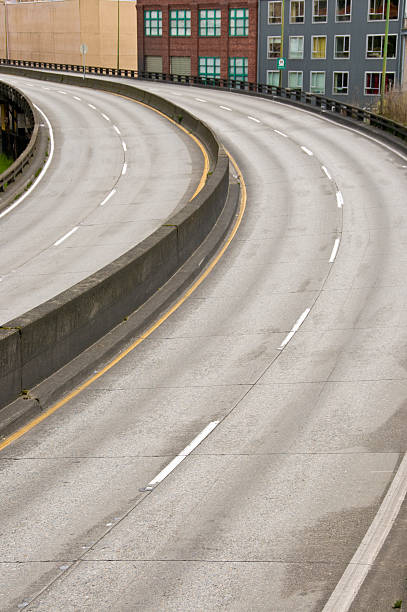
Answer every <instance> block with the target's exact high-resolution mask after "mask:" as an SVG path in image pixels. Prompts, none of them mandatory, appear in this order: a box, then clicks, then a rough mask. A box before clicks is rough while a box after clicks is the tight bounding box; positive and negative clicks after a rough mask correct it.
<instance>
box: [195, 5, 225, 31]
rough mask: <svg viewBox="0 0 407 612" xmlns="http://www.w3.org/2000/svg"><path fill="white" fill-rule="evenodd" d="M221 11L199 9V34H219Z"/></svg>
mask: <svg viewBox="0 0 407 612" xmlns="http://www.w3.org/2000/svg"><path fill="white" fill-rule="evenodd" d="M220 27H221V11H220V10H215V9H211V10H202V11H199V36H220Z"/></svg>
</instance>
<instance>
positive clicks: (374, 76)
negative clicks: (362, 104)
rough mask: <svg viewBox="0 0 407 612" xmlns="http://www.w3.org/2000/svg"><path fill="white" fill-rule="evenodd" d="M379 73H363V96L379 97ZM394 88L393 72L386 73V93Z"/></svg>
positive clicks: (380, 78) (380, 77)
mask: <svg viewBox="0 0 407 612" xmlns="http://www.w3.org/2000/svg"><path fill="white" fill-rule="evenodd" d="M381 83H382V73H381V72H365V96H378V95H380V89H381ZM393 87H394V72H386V91H389V90H390V89H392V88H393Z"/></svg>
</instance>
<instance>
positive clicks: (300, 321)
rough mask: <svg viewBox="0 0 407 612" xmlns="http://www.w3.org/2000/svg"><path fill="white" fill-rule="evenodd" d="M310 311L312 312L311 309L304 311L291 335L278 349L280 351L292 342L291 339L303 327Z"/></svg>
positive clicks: (288, 335)
mask: <svg viewBox="0 0 407 612" xmlns="http://www.w3.org/2000/svg"><path fill="white" fill-rule="evenodd" d="M310 311H311V308H307V309H306V310H304V312H303V313H302V315H301V316H300V318H299V319H298V320H297V321H296V322H295V325H294V326H293V328H292V330H291V331H290V333H289V334H287V336H286V337H285V338H284V340H283V341H282V343H281V344H280V346H279V347H278V350H281V349H283V348H284V347H285V346H286V344H288V343H289V342H290V340H291V338H292V337H293V336H294V334H295V333H296V332H297V331H298V330H299V329H300V327H301V325H302V324H303V323H304V321H305V319H306V318H307V317H308V315H309V313H310Z"/></svg>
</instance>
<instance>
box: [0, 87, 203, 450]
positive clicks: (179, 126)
mask: <svg viewBox="0 0 407 612" xmlns="http://www.w3.org/2000/svg"><path fill="white" fill-rule="evenodd" d="M101 91H103V90H101ZM108 93H113V95H114V96H118V97H119V98H124V99H125V100H131V102H136V104H140V105H141V106H144V107H145V108H148V109H149V110H152V111H154V112H155V113H157V114H158V115H161V117H164V119H167V120H168V121H171V123H173V124H174V125H176V126H177V127H178V128H179V129H180V130H182V131H183V132H185V134H188V136H189V137H190V138H192V140H193V141H194V142H195V143H196V144H197V145H198V147H199V148H200V149H201V151H202V155H203V158H204V169H203V172H202V176H201V180H200V181H199V184H198V187H197V188H196V190H195V193H194V195H193V196H192V198H191V199H190V200H189V201H190V202H192V200H193V199H194V198H196V196H197V195H198V193H199V192H200V191H201V189H202V188H203V186H204V185H205V183H206V179H207V176H208V172H209V157H208V153H207V151H206V149H205V147H204V146H203V144H202V142H201V141H200V140H199V139H198V138H197V137H196V136H194V134H193V133H192V132H190V131H189V130H187V129H186V128H184V126H182V125H180V124H179V123H177V122H176V121H174V119H171V117H168V115H165V114H164V113H162V112H161V111H159V110H157V109H156V108H153V107H152V106H149V105H148V104H145V102H140V101H139V100H135V99H134V98H129V97H128V96H124V95H123V94H118V93H114V92H108ZM0 450H1V449H0Z"/></svg>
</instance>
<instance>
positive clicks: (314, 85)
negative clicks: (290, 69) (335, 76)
mask: <svg viewBox="0 0 407 612" xmlns="http://www.w3.org/2000/svg"><path fill="white" fill-rule="evenodd" d="M311 93H314V94H324V93H325V72H311Z"/></svg>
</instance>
